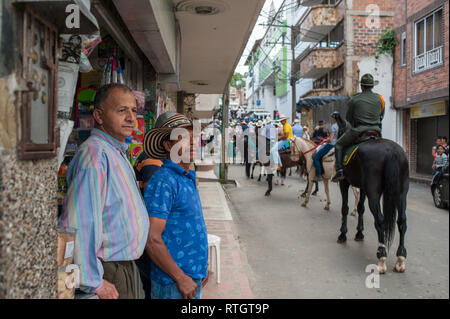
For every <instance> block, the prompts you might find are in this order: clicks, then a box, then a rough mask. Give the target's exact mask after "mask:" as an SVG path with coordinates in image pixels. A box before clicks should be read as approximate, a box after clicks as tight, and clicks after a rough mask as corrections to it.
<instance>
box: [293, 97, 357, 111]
mask: <svg viewBox="0 0 450 319" xmlns="http://www.w3.org/2000/svg"><path fill="white" fill-rule="evenodd" d="M349 99H350V97H348V96H310V97H305V98H301V99H300V100H299V101H298V102H297V112H299V113H300V112H301V109H302V107H303V106H304V107H309V108H318V107H320V106H322V105H327V104H329V103H332V102H337V101H341V102H346V101H348V100H349Z"/></svg>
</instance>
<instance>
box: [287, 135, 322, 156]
mask: <svg viewBox="0 0 450 319" xmlns="http://www.w3.org/2000/svg"><path fill="white" fill-rule="evenodd" d="M324 140H325V139H324V138H321V139H320V140H319V143H318V144H317V145H316V146H314V147H313V148H311V149H310V150H307V151H305V152H302V153H303V155H305V154H308V153H309V152H312V151H314V150H315V149H316V148H318V147H319V146H320V144H322V142H323V141H324ZM294 144H295V147H297V144H296V143H295V142H294ZM297 151H299V152H300V150H299V149H298V148H297Z"/></svg>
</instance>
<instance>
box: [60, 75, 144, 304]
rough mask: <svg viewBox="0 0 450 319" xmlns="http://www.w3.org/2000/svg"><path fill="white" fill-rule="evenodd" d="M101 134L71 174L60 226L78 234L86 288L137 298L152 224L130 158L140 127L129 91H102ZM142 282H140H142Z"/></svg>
mask: <svg viewBox="0 0 450 319" xmlns="http://www.w3.org/2000/svg"><path fill="white" fill-rule="evenodd" d="M94 107H95V109H94V114H93V116H94V119H95V122H96V124H95V128H94V129H93V130H92V132H91V136H90V137H89V138H88V139H87V140H86V141H85V142H84V143H83V144H82V145H81V147H80V149H79V150H78V153H77V154H76V156H75V158H74V159H73V160H72V162H71V164H70V166H69V169H68V172H67V176H66V178H67V182H68V185H69V189H68V192H67V196H66V199H65V203H64V211H63V214H62V216H61V219H60V226H62V227H73V228H77V229H78V232H77V236H76V240H75V247H74V263H75V264H78V265H79V266H80V288H81V289H82V290H83V291H84V292H87V293H95V294H97V295H98V297H99V298H100V299H116V298H136V297H137V296H136V291H137V288H136V287H137V285H138V283H137V282H136V279H135V278H136V271H135V269H136V267H134V264H133V260H136V259H138V258H139V257H140V256H141V255H142V253H143V251H144V247H145V243H146V240H147V235H148V229H149V220H148V214H147V210H146V208H145V204H144V202H143V199H142V196H141V193H140V190H139V187H138V185H137V182H136V178H135V175H134V171H133V167H132V166H131V164H130V162H129V161H128V159H127V157H126V150H127V148H128V146H127V144H126V143H125V139H126V138H127V137H128V136H131V134H132V132H133V129H134V125H135V123H136V112H137V107H136V99H135V97H134V94H133V92H132V91H131V90H130V89H129V88H128V87H126V86H124V85H120V84H110V85H106V86H104V87H102V88H100V89H99V90H98V92H97V94H96V97H95V101H94ZM137 278H139V277H137Z"/></svg>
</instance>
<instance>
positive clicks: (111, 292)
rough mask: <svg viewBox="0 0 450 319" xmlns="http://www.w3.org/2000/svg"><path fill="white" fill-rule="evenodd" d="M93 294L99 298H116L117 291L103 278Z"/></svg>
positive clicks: (117, 295)
mask: <svg viewBox="0 0 450 319" xmlns="http://www.w3.org/2000/svg"><path fill="white" fill-rule="evenodd" d="M95 294H96V295H97V296H98V297H99V298H100V299H118V298H119V293H118V292H117V290H116V287H115V286H114V285H113V284H112V283H110V282H109V281H106V280H103V281H102V285H101V286H100V288H98V289H97V291H95Z"/></svg>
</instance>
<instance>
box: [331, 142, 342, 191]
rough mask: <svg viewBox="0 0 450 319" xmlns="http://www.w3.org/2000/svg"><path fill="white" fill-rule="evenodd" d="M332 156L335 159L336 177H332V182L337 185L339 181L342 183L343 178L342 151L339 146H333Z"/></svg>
mask: <svg viewBox="0 0 450 319" xmlns="http://www.w3.org/2000/svg"><path fill="white" fill-rule="evenodd" d="M334 154H335V157H336V175H334V177H333V179H332V181H333V182H335V183H337V182H339V181H342V180H343V179H344V178H345V176H344V169H343V168H342V162H343V157H344V149H343V147H342V146H340V145H338V144H337V145H335V150H334Z"/></svg>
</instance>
